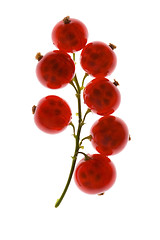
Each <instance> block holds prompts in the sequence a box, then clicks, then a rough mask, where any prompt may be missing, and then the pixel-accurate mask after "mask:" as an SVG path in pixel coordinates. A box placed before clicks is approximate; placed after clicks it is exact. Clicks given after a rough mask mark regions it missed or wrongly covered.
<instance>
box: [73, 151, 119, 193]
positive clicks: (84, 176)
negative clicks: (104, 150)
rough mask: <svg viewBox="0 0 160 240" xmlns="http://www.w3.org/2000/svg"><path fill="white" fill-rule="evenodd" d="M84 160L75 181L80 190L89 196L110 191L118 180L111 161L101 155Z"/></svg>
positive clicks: (78, 166)
mask: <svg viewBox="0 0 160 240" xmlns="http://www.w3.org/2000/svg"><path fill="white" fill-rule="evenodd" d="M89 157H90V159H89V160H85V159H82V160H81V161H80V162H79V163H78V165H77V167H76V170H75V174H74V179H75V182H76V184H77V186H78V188H79V189H80V190H81V191H83V192H85V193H88V194H99V193H102V192H104V191H106V190H108V189H109V188H110V187H111V186H112V185H113V184H114V182H115V180H116V169H115V166H114V164H113V163H112V162H111V160H110V159H109V158H108V157H106V156H103V155H101V154H93V155H89Z"/></svg>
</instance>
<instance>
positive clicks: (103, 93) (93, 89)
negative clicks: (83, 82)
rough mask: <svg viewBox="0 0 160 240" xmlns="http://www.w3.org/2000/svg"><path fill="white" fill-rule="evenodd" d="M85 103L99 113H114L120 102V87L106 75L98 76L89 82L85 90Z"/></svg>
mask: <svg viewBox="0 0 160 240" xmlns="http://www.w3.org/2000/svg"><path fill="white" fill-rule="evenodd" d="M83 98H84V103H85V104H86V105H87V106H88V107H89V108H90V109H91V110H92V111H93V112H95V113H97V114H99V115H103V116H104V115H109V114H111V113H113V112H114V111H115V110H116V109H117V108H118V107H119V104H120V100H121V95H120V92H119V90H118V88H117V87H116V86H115V85H114V84H113V83H112V82H110V81H109V80H108V79H106V78H104V77H97V78H95V79H93V80H92V81H91V82H89V83H88V84H87V86H86V87H85V89H84V92H83Z"/></svg>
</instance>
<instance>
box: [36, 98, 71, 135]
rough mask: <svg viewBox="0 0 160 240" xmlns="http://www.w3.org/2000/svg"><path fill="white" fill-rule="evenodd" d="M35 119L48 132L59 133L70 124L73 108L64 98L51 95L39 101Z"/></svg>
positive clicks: (38, 125)
mask: <svg viewBox="0 0 160 240" xmlns="http://www.w3.org/2000/svg"><path fill="white" fill-rule="evenodd" d="M34 120H35V123H36V125H37V127H38V128H39V129H40V130H42V131H44V132H46V133H58V132H61V131H62V130H64V129H65V128H66V127H67V126H68V124H69V122H70V120H71V110H70V107H69V106H68V104H67V103H66V101H64V100H63V99H62V98H60V97H57V96H54V95H50V96H47V97H44V98H42V99H41V100H40V101H39V103H38V105H37V107H36V109H35V113H34Z"/></svg>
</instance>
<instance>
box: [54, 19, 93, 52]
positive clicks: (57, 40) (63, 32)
mask: <svg viewBox="0 0 160 240" xmlns="http://www.w3.org/2000/svg"><path fill="white" fill-rule="evenodd" d="M87 38H88V30H87V28H86V26H85V25H84V24H83V23H82V22H81V21H79V20H77V19H74V18H70V17H66V18H64V19H63V20H62V21H60V22H58V23H57V24H56V25H55V27H54V28H53V30H52V41H53V44H54V45H55V46H56V47H57V48H59V49H60V50H64V51H66V52H71V53H73V52H76V51H79V50H81V49H82V48H83V47H84V46H85V45H86V43H87Z"/></svg>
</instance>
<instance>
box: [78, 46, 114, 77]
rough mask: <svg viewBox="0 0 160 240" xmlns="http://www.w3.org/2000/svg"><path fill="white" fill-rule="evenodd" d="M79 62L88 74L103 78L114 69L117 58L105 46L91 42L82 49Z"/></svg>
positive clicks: (110, 49) (108, 47)
mask: <svg viewBox="0 0 160 240" xmlns="http://www.w3.org/2000/svg"><path fill="white" fill-rule="evenodd" d="M80 62H81V66H82V68H83V69H84V71H86V72H87V73H88V74H90V75H92V76H94V77H105V76H107V75H110V74H111V73H112V72H113V70H114V69H115V67H116V64H117V57H116V55H115V53H114V51H113V50H112V48H111V47H110V46H108V45H107V44H105V43H103V42H92V43H89V44H87V45H86V46H85V47H84V48H83V50H82V52H81V59H80Z"/></svg>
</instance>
